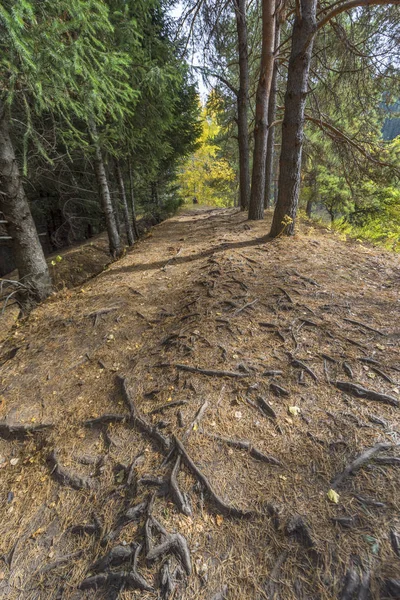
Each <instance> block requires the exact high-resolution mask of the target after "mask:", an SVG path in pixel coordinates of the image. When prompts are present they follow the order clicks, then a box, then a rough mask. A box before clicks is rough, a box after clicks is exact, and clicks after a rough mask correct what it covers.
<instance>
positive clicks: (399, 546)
mask: <svg viewBox="0 0 400 600" xmlns="http://www.w3.org/2000/svg"><path fill="white" fill-rule="evenodd" d="M390 543H391V544H392V548H393V552H394V553H395V555H396V556H398V557H399V558H400V534H399V533H398V532H397V531H395V530H394V529H391V530H390Z"/></svg>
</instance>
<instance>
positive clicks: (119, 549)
mask: <svg viewBox="0 0 400 600" xmlns="http://www.w3.org/2000/svg"><path fill="white" fill-rule="evenodd" d="M136 548H137V545H136V544H135V545H134V546H115V547H114V548H112V549H111V550H110V552H107V554H106V555H105V556H103V557H102V558H99V560H97V561H96V562H95V563H94V564H93V565H92V566H91V567H90V569H89V571H92V572H94V573H99V572H101V571H105V570H106V569H108V568H109V567H119V566H120V565H122V564H123V563H124V562H128V560H131V559H132V558H133V556H134V554H135V551H136Z"/></svg>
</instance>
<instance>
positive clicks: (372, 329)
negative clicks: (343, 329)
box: [343, 319, 386, 336]
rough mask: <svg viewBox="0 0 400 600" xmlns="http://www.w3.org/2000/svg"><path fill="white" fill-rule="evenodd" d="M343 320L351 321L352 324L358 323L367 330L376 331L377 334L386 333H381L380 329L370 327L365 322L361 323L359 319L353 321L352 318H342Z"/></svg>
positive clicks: (383, 334)
mask: <svg viewBox="0 0 400 600" xmlns="http://www.w3.org/2000/svg"><path fill="white" fill-rule="evenodd" d="M343 320H344V321H346V322H347V323H352V324H353V325H358V326H359V327H363V328H364V329H367V330H368V331H373V332H374V333H378V334H379V335H382V336H385V335H386V333H383V332H382V331H379V330H378V329H375V327H371V325H367V324H366V323H361V321H355V320H354V319H343Z"/></svg>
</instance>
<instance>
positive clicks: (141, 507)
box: [101, 501, 148, 546]
mask: <svg viewBox="0 0 400 600" xmlns="http://www.w3.org/2000/svg"><path fill="white" fill-rule="evenodd" d="M147 506H148V501H144V502H140V503H139V504H137V505H136V506H133V507H132V508H129V509H128V510H127V511H126V512H124V513H123V514H122V515H121V516H120V517H119V519H118V522H117V524H116V526H115V529H113V530H112V531H110V532H109V533H108V534H107V535H106V536H104V538H103V539H102V541H101V544H102V546H105V545H106V544H107V543H108V542H111V541H112V540H115V538H116V537H118V535H119V534H120V533H121V531H122V529H123V528H124V527H125V525H128V523H132V521H138V520H139V519H140V517H141V516H142V515H143V514H144V513H145V511H146V509H147Z"/></svg>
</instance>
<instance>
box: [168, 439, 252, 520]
mask: <svg viewBox="0 0 400 600" xmlns="http://www.w3.org/2000/svg"><path fill="white" fill-rule="evenodd" d="M174 441H175V444H176V447H177V449H178V452H179V453H180V454H181V456H182V459H183V462H184V463H185V465H186V467H187V468H188V469H189V471H191V473H192V474H193V475H194V476H195V477H196V479H197V480H198V481H199V482H200V483H201V484H202V485H203V486H204V487H205V488H206V490H207V492H208V493H209V495H210V497H211V499H212V501H213V503H214V505H215V506H216V508H217V509H218V510H219V511H220V513H221V514H223V515H225V516H229V517H239V518H250V517H253V516H255V515H257V513H255V512H253V511H243V510H240V509H238V508H235V507H233V506H229V505H228V504H225V502H224V501H223V500H221V498H220V497H219V496H218V494H217V493H216V492H215V490H214V488H213V487H212V485H211V483H210V482H209V481H208V479H207V477H206V476H205V475H204V474H203V473H202V472H201V471H200V469H199V468H198V467H196V465H195V464H194V462H193V460H192V459H191V458H190V456H189V454H188V453H187V451H186V449H185V447H184V446H183V444H182V442H181V441H180V440H178V438H176V437H174Z"/></svg>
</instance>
